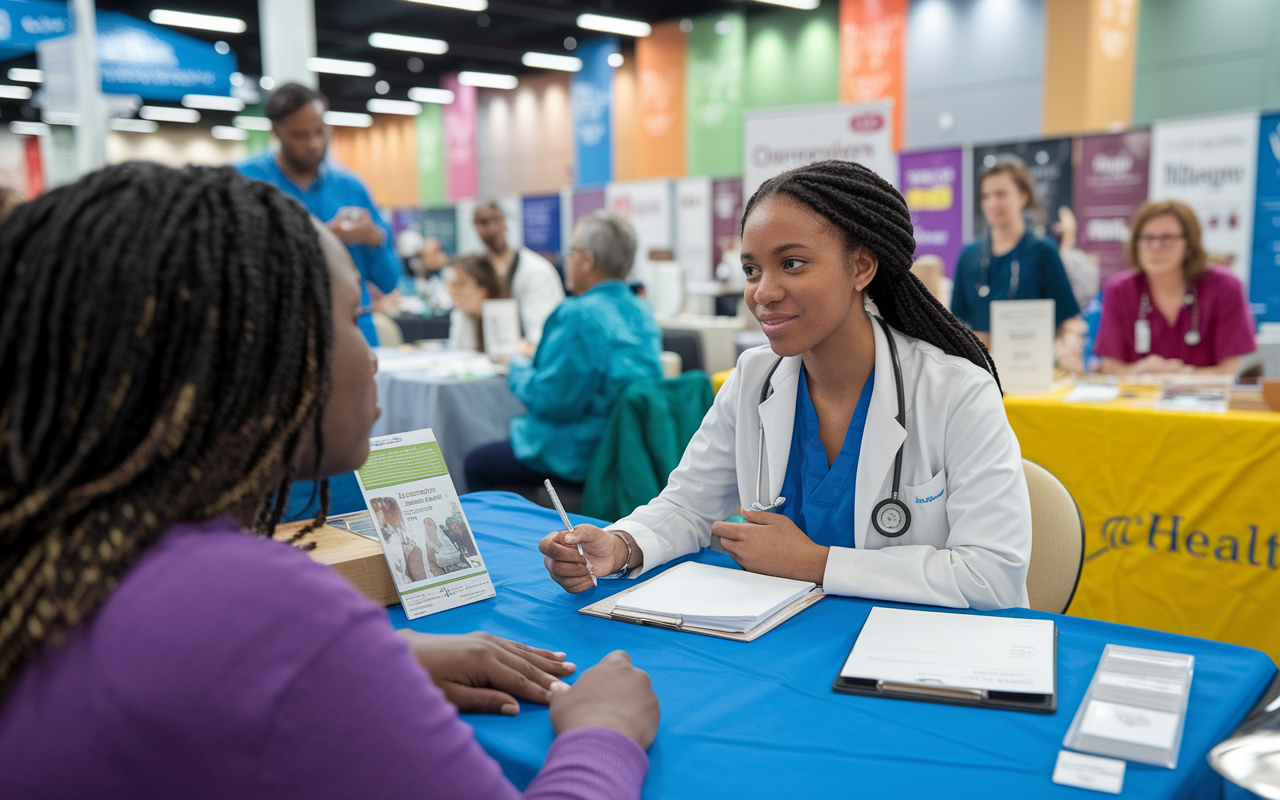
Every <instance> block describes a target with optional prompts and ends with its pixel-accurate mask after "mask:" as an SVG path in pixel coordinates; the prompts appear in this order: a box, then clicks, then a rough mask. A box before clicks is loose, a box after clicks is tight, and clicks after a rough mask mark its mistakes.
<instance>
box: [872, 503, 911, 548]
mask: <svg viewBox="0 0 1280 800" xmlns="http://www.w3.org/2000/svg"><path fill="white" fill-rule="evenodd" d="M871 524H872V525H873V526H874V527H875V529H876V533H879V534H880V535H881V536H886V537H888V538H890V539H896V538H898V537H899V536H901V535H902V534H904V533H906V532H907V528H909V527H910V526H911V511H910V510H909V509H908V508H907V507H906V505H905V504H904V503H903V502H902V501H901V500H898V499H896V498H892V497H890V498H886V499H884V500H881V501H880V502H879V503H876V507H875V509H874V510H873V511H872V512H871Z"/></svg>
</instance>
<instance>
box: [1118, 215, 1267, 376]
mask: <svg viewBox="0 0 1280 800" xmlns="http://www.w3.org/2000/svg"><path fill="white" fill-rule="evenodd" d="M1132 231H1133V232H1132V233H1131V234H1130V237H1129V247H1128V256H1129V263H1130V264H1132V265H1133V267H1134V269H1133V271H1132V272H1129V273H1125V274H1123V275H1120V276H1119V277H1117V278H1115V279H1114V280H1112V281H1111V282H1110V283H1109V284H1107V287H1106V289H1105V290H1104V291H1103V295H1102V322H1101V323H1100V324H1099V326H1098V336H1097V339H1096V340H1095V344H1094V352H1095V353H1097V354H1098V355H1099V356H1101V357H1102V370H1103V372H1108V373H1110V374H1112V375H1130V374H1139V373H1147V374H1150V373H1162V372H1218V373H1223V374H1227V375H1234V374H1235V373H1236V372H1237V371H1238V368H1239V366H1240V356H1242V355H1245V354H1247V353H1252V352H1253V351H1254V350H1256V349H1257V345H1256V343H1255V342H1254V338H1253V329H1254V324H1253V315H1252V314H1251V313H1249V304H1248V302H1247V301H1246V299H1245V295H1244V287H1243V286H1241V284H1240V281H1238V280H1237V279H1236V278H1235V276H1234V275H1232V274H1231V273H1230V272H1228V271H1226V270H1224V269H1219V268H1216V267H1214V268H1210V267H1209V266H1208V265H1207V257H1206V255H1205V251H1204V247H1203V246H1202V245H1201V244H1200V221H1199V220H1198V219H1196V213H1195V212H1194V211H1192V210H1191V208H1190V207H1188V206H1187V205H1186V204H1184V203H1180V202H1178V201H1177V200H1162V201H1159V202H1153V203H1145V204H1143V206H1142V207H1141V208H1139V209H1138V213H1137V214H1136V215H1134V218H1133V225H1132Z"/></svg>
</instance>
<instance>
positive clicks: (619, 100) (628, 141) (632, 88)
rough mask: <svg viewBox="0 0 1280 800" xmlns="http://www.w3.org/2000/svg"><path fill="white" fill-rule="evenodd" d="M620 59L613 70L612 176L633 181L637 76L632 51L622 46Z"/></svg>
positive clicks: (637, 128) (637, 125) (637, 124)
mask: <svg viewBox="0 0 1280 800" xmlns="http://www.w3.org/2000/svg"><path fill="white" fill-rule="evenodd" d="M622 58H623V61H622V66H621V67H618V68H617V69H615V70H614V71H613V179H614V180H615V181H633V180H635V179H636V178H639V177H640V167H639V160H638V147H639V142H638V139H639V131H640V114H639V100H640V91H639V85H638V84H639V78H638V77H637V74H636V54H635V51H634V50H631V51H628V50H625V49H624V50H623V51H622Z"/></svg>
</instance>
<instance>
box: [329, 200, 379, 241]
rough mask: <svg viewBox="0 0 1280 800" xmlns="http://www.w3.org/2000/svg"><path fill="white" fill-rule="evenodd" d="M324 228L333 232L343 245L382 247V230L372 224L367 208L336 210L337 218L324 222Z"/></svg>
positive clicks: (371, 216) (354, 207)
mask: <svg viewBox="0 0 1280 800" xmlns="http://www.w3.org/2000/svg"><path fill="white" fill-rule="evenodd" d="M325 227H327V228H328V229H329V230H331V231H333V233H334V235H335V236H337V237H338V239H339V240H341V241H342V243H343V244H365V245H369V246H370V247H381V246H382V229H381V228H379V227H378V226H377V225H376V224H375V223H374V221H373V215H372V214H370V213H369V210H368V209H367V208H360V207H359V206H347V207H345V208H341V209H338V214H337V216H335V217H334V218H333V219H331V220H329V221H328V222H326V223H325Z"/></svg>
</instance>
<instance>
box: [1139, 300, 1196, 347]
mask: <svg viewBox="0 0 1280 800" xmlns="http://www.w3.org/2000/svg"><path fill="white" fill-rule="evenodd" d="M1182 305H1184V306H1190V307H1191V330H1189V331H1187V332H1186V333H1184V334H1183V335H1182V341H1184V342H1186V343H1187V347H1195V346H1196V345H1198V344H1200V341H1201V337H1200V303H1199V302H1198V300H1197V298H1196V290H1195V287H1194V286H1193V287H1189V288H1188V289H1187V293H1186V294H1184V295H1183V296H1182ZM1149 316H1151V297H1150V295H1149V294H1148V293H1147V290H1146V289H1143V290H1142V300H1141V301H1140V302H1139V304H1138V318H1137V319H1136V320H1134V322H1133V349H1134V352H1137V353H1150V352H1151V322H1150V320H1148V319H1147V317H1149Z"/></svg>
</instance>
